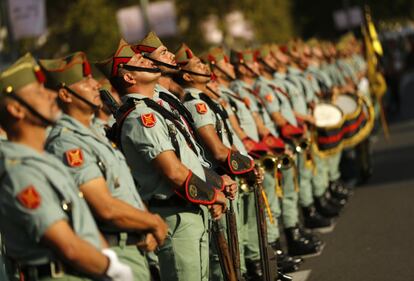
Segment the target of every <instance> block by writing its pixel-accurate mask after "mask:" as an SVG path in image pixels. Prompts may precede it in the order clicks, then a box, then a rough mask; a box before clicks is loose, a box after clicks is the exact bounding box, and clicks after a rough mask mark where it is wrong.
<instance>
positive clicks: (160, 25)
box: [116, 1, 177, 43]
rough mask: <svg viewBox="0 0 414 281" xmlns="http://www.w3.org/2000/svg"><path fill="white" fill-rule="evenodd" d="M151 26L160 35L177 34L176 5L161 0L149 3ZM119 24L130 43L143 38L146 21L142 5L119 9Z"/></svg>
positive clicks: (148, 11)
mask: <svg viewBox="0 0 414 281" xmlns="http://www.w3.org/2000/svg"><path fill="white" fill-rule="evenodd" d="M147 13H148V21H149V25H150V26H149V28H150V30H153V31H154V32H155V33H156V34H157V35H158V36H160V37H163V36H172V35H176V34H177V23H176V18H175V7H174V2H172V1H159V2H155V3H149V4H148V10H147ZM116 16H117V19H118V25H119V28H120V30H121V33H122V36H123V37H124V38H125V40H126V41H127V42H129V43H132V42H136V41H139V40H141V39H142V38H143V37H144V36H145V35H146V34H145V23H144V17H143V15H142V9H141V7H140V6H138V5H135V6H131V7H126V8H122V9H119V10H118V12H117V15H116Z"/></svg>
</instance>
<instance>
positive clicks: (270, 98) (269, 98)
mask: <svg viewBox="0 0 414 281" xmlns="http://www.w3.org/2000/svg"><path fill="white" fill-rule="evenodd" d="M265 99H266V100H267V101H268V102H272V101H273V95H272V94H267V95H266V96H265Z"/></svg>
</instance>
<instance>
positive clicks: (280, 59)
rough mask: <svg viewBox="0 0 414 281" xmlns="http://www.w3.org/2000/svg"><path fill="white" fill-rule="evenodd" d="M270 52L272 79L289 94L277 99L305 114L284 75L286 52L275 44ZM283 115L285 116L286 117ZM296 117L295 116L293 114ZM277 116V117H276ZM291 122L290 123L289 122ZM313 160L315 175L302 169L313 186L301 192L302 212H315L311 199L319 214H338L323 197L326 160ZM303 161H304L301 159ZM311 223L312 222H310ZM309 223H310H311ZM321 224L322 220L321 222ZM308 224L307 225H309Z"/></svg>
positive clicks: (301, 99) (298, 95)
mask: <svg viewBox="0 0 414 281" xmlns="http://www.w3.org/2000/svg"><path fill="white" fill-rule="evenodd" d="M272 54H273V56H274V58H275V65H274V66H275V69H276V72H275V73H274V74H273V76H274V79H273V81H275V82H276V83H277V85H278V86H281V87H283V86H284V85H285V89H286V90H287V91H286V94H289V95H284V94H283V93H279V94H278V101H279V100H280V101H282V104H283V103H284V104H285V107H286V108H289V107H290V108H292V112H293V113H294V111H293V109H294V108H293V107H296V110H298V111H299V112H302V114H300V113H297V117H299V118H300V117H303V116H306V115H305V114H306V113H307V112H308V109H307V105H306V102H305V100H304V95H302V94H301V91H300V89H298V88H297V87H295V84H293V83H292V82H291V81H287V79H285V78H286V75H287V67H286V66H287V65H288V64H289V62H290V58H289V56H287V55H286V54H284V53H282V52H281V51H280V49H279V48H278V47H277V46H274V47H273V48H272ZM298 83H301V82H300V81H298ZM290 101H292V103H290ZM282 115H283V116H286V117H287V120H290V121H289V123H291V122H295V123H296V124H297V121H296V118H295V120H293V119H292V114H290V115H286V111H285V114H282ZM286 117H285V118H286ZM295 117H296V116H295ZM274 118H275V121H277V120H279V121H278V122H282V124H283V119H282V118H280V117H278V116H277V114H275V115H274ZM276 118H278V119H276ZM305 119H306V117H305ZM291 124H292V123H291ZM313 156H314V157H313V160H314V164H315V168H316V171H315V175H314V176H312V175H311V174H310V175H309V171H304V172H305V174H304V175H306V173H307V174H308V175H309V176H310V177H311V179H312V186H313V192H312V193H306V194H304V193H302V195H303V197H302V200H303V201H302V203H303V206H304V207H311V208H310V209H307V210H304V214H305V218H306V217H307V215H311V216H312V214H315V212H314V211H315V210H314V208H313V207H312V206H311V204H312V201H313V202H314V206H315V208H316V211H317V212H318V213H320V214H321V215H323V216H325V217H328V218H330V217H334V216H337V215H338V214H339V207H337V206H335V205H333V204H331V203H330V202H329V201H328V200H327V199H326V198H325V194H326V191H327V188H328V184H329V182H328V167H327V163H328V162H327V160H325V159H322V158H319V157H318V155H317V154H316V153H314V154H313ZM303 163H304V161H303ZM308 178H309V177H308ZM312 195H313V197H314V198H313V200H312V197H311V196H312ZM312 224H313V223H312ZM312 224H311V225H312ZM322 224H323V222H322ZM311 225H309V226H311Z"/></svg>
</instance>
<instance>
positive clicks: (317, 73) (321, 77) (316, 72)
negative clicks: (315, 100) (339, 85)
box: [306, 65, 333, 89]
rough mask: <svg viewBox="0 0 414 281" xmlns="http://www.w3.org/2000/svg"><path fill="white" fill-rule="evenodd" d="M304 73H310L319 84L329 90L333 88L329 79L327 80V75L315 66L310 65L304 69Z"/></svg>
mask: <svg viewBox="0 0 414 281" xmlns="http://www.w3.org/2000/svg"><path fill="white" fill-rule="evenodd" d="M306 73H310V74H311V75H312V76H313V77H315V78H316V80H318V81H319V82H320V83H322V84H324V85H325V86H326V87H327V88H328V89H331V88H332V86H333V83H332V80H331V78H329V75H328V74H327V73H326V72H324V71H322V70H321V68H320V67H317V66H316V65H310V66H309V67H308V68H307V69H306Z"/></svg>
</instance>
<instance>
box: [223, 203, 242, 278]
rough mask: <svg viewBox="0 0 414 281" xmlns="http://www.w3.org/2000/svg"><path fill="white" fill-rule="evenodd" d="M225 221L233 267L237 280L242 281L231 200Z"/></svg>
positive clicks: (234, 214)
mask: <svg viewBox="0 0 414 281" xmlns="http://www.w3.org/2000/svg"><path fill="white" fill-rule="evenodd" d="M226 223H227V240H228V241H229V249H230V255H231V257H232V259H233V267H234V270H235V272H236V276H237V280H238V281H244V279H243V277H242V274H241V268H240V248H239V237H238V235H237V221H236V213H235V212H234V204H233V201H230V208H229V210H228V211H227V213H226Z"/></svg>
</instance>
